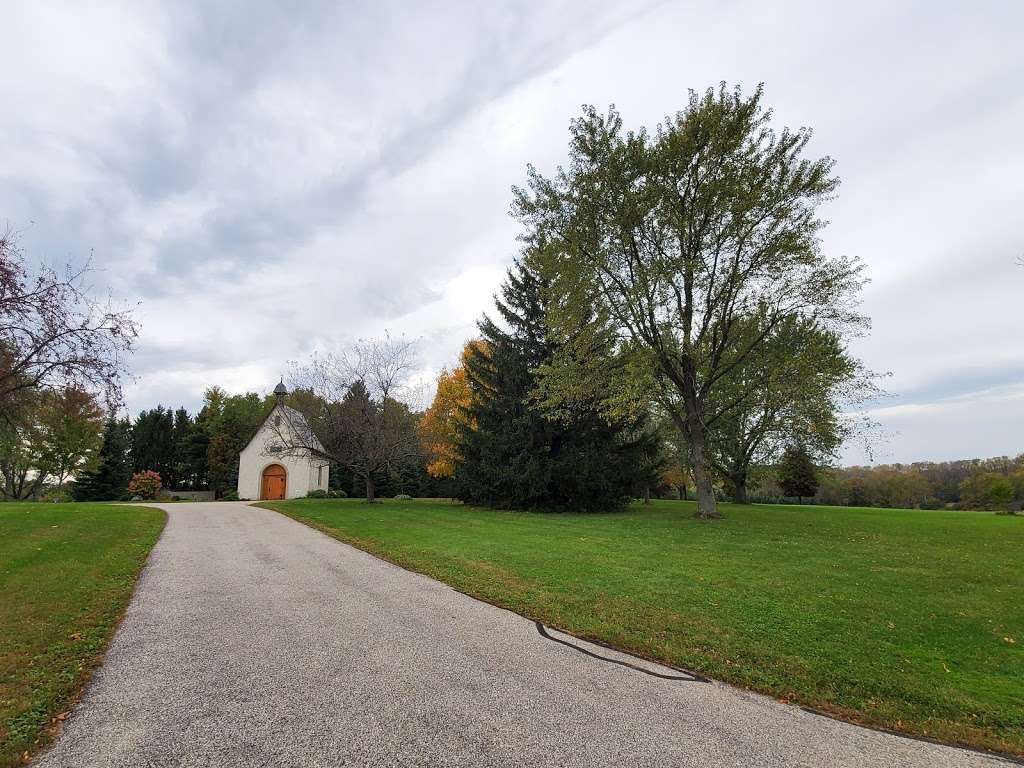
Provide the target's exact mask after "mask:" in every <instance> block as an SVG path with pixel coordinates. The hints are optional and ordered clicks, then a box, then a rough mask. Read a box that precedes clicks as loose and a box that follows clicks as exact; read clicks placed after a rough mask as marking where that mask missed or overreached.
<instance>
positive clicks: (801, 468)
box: [779, 444, 818, 503]
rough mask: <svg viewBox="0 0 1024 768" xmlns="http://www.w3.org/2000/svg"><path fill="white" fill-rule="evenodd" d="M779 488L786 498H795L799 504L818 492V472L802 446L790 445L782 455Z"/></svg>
mask: <svg viewBox="0 0 1024 768" xmlns="http://www.w3.org/2000/svg"><path fill="white" fill-rule="evenodd" d="M779 487H780V488H781V489H782V492H783V493H784V494H786V495H787V496H796V498H797V500H798V501H799V502H800V503H803V500H804V498H805V497H810V496H813V495H814V494H815V493H817V492H818V470H817V469H816V468H815V466H814V462H813V461H812V460H811V457H810V454H808V453H807V449H806V448H804V446H802V445H800V444H794V445H791V446H789V447H788V448H787V449H786V450H785V452H784V453H783V454H782V461H780V462H779Z"/></svg>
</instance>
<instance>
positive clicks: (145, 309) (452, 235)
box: [0, 0, 1024, 461]
mask: <svg viewBox="0 0 1024 768" xmlns="http://www.w3.org/2000/svg"><path fill="white" fill-rule="evenodd" d="M5 21H6V22H7V23H6V24H5V26H4V27H3V28H2V29H0V99H3V101H2V103H4V104H5V105H16V108H15V109H8V110H4V111H3V112H2V113H0V140H2V146H3V147H4V162H3V163H2V164H0V219H3V220H8V221H10V222H11V223H12V224H13V225H15V226H18V227H26V225H28V224H29V222H34V224H32V225H30V226H27V228H26V230H25V236H24V245H25V246H26V248H27V250H28V251H29V253H30V254H31V255H32V256H34V257H38V258H44V259H46V260H49V261H52V262H60V261H63V260H65V259H67V258H74V259H79V260H81V259H84V258H85V257H86V256H87V255H88V252H89V251H90V249H93V250H94V251H95V263H96V264H97V266H99V267H101V268H102V270H103V271H102V272H100V273H98V275H97V280H98V281H99V282H102V283H107V284H109V285H110V286H111V287H113V289H114V290H115V291H117V292H118V293H120V294H121V295H123V296H125V297H126V298H128V299H130V300H132V301H134V300H137V299H138V300H141V302H142V306H141V309H140V316H141V318H142V320H143V323H144V335H143V338H142V343H141V345H140V348H139V352H138V354H137V355H136V357H135V359H134V362H133V366H134V370H135V373H136V375H137V382H136V383H135V384H134V385H133V386H132V387H131V389H130V391H129V396H130V405H131V407H132V408H133V409H139V408H142V407H149V406H152V405H154V404H155V403H156V402H157V401H163V402H164V403H165V404H166V403H173V404H177V403H179V402H183V403H185V404H186V405H189V406H191V407H194V406H195V404H196V403H197V402H198V400H199V397H200V396H201V393H202V390H203V389H204V388H205V387H206V386H209V385H212V384H221V385H222V386H225V387H227V388H229V389H244V388H257V389H266V388H268V387H269V386H272V384H273V379H275V378H276V376H277V375H278V374H279V373H280V371H281V370H282V368H283V367H284V365H285V361H287V360H289V359H296V358H301V357H303V356H304V355H306V354H308V353H309V352H310V351H311V350H312V349H314V348H317V347H325V346H330V345H332V344H337V343H339V342H341V341H343V340H344V339H347V338H352V337H355V336H360V335H367V334H379V333H381V332H383V330H384V329H388V330H389V331H391V332H393V333H405V334H406V335H409V336H414V337H419V338H422V344H421V347H422V352H423V360H424V365H425V367H426V368H428V369H432V370H436V369H437V368H439V367H441V366H442V365H445V364H451V363H452V362H454V360H455V359H456V357H457V355H458V351H459V349H460V347H461V345H462V343H463V342H464V341H465V340H466V339H467V338H468V337H469V336H470V335H471V334H472V333H473V322H474V319H475V318H476V317H478V316H479V315H480V314H481V312H483V311H484V310H485V309H486V308H487V307H488V306H489V305H490V296H491V294H492V293H493V292H494V291H495V290H496V288H497V285H498V283H499V282H500V279H501V276H502V270H503V268H504V266H505V265H506V264H507V263H508V261H509V259H510V258H511V256H512V255H513V254H514V253H515V250H516V242H515V236H516V234H517V228H516V225H515V223H514V222H512V221H510V220H509V218H508V216H507V208H508V203H509V197H510V195H509V187H510V185H512V184H514V183H519V182H520V181H521V180H522V178H523V174H524V168H525V165H526V163H527V162H534V163H535V164H537V165H538V166H539V167H541V168H542V169H544V170H548V171H550V170H553V168H554V166H555V165H556V164H557V163H558V162H559V161H560V160H561V159H562V158H563V157H564V153H565V146H566V140H567V133H566V127H567V123H568V120H569V119H570V118H571V117H572V116H574V115H575V114H576V113H577V112H578V109H579V104H581V103H584V102H586V103H594V104H597V105H598V106H602V107H603V106H605V105H607V104H608V103H610V102H615V103H617V104H618V105H619V106H620V108H621V109H622V110H623V113H624V115H625V117H626V120H627V122H629V123H630V124H631V125H633V126H638V125H640V124H645V125H648V126H650V125H652V124H654V123H655V122H657V121H658V120H659V119H660V118H661V117H662V116H663V115H665V114H666V113H669V112H671V111H673V110H675V109H678V108H679V107H680V106H682V104H683V103H684V100H685V97H686V89H687V88H688V87H695V88H698V89H699V88H704V87H706V86H708V85H711V84H714V83H717V82H718V81H719V80H723V79H724V80H728V81H729V82H739V83H741V84H743V85H744V86H745V87H747V88H752V87H753V86H754V85H755V84H756V83H757V82H760V81H765V82H766V84H767V99H768V101H769V103H771V104H772V105H773V106H774V107H775V114H776V118H777V119H778V120H779V122H780V123H785V124H789V125H804V124H806V125H811V126H813V127H814V128H815V138H814V141H813V143H812V149H813V151H815V152H820V153H827V154H831V155H832V156H834V157H835V158H836V159H837V161H838V168H839V172H840V174H841V175H842V177H843V180H844V183H843V187H842V190H841V195H840V198H839V199H838V200H837V201H836V202H834V203H832V204H831V205H830V206H829V209H828V211H827V215H828V217H829V218H830V219H831V221H832V225H831V226H830V228H829V230H828V232H827V234H826V240H825V245H826V247H827V248H828V249H830V250H832V251H835V252H842V253H847V254H855V255H859V256H861V257H862V258H863V259H864V260H865V263H866V264H867V266H868V274H869V276H870V277H871V278H872V283H871V285H870V286H869V287H868V289H867V291H866V292H865V296H864V307H865V310H866V311H867V312H868V314H870V315H871V316H872V318H873V320H874V329H873V333H872V334H871V336H870V337H868V338H866V339H863V340H859V341H858V342H857V343H856V344H855V347H854V348H855V351H856V352H857V353H858V354H859V355H861V356H862V357H863V358H864V359H865V361H866V363H867V364H868V365H869V366H870V367H871V368H873V369H875V370H883V371H892V373H893V375H892V377H891V379H889V381H888V386H889V388H890V389H891V390H892V392H893V393H894V395H893V397H892V398H889V399H887V400H886V401H885V403H882V404H880V406H879V409H878V411H877V413H878V414H880V418H884V419H886V420H888V422H889V423H888V424H887V426H888V427H889V428H890V430H891V431H893V432H896V433H898V434H897V436H896V437H895V438H894V439H893V441H892V442H891V445H890V446H889V447H888V449H887V450H889V452H890V457H891V458H899V459H903V460H908V459H912V458H928V457H929V456H930V455H935V456H938V455H939V454H941V455H943V456H946V455H959V454H960V453H961V452H963V453H965V454H966V453H972V452H979V451H980V452H981V453H985V452H986V450H985V449H984V446H985V445H990V446H992V448H991V452H1004V451H1006V450H1010V449H1011V447H1012V446H1011V443H1012V440H1010V439H1008V438H1006V437H1005V436H1004V435H1003V434H1001V433H1000V432H999V430H1000V429H1001V428H1002V427H1001V426H1000V425H1001V424H1006V425H1010V424H1013V423H1017V424H1019V422H1020V421H1021V420H1024V403H1022V402H1021V401H1020V400H1019V399H1017V398H1015V397H1009V396H1002V395H1000V396H999V397H996V396H994V395H993V392H1001V393H1005V392H1007V391H1014V390H1013V387H1014V386H1015V385H1017V384H1019V383H1021V379H1022V372H1024V349H1022V345H1021V344H1020V342H1019V339H1018V336H1019V334H1018V333H1017V331H1016V329H1017V328H1018V326H1019V324H1018V323H1017V320H1016V318H1015V316H1014V314H1013V310H1012V307H1014V306H1015V303H1016V302H1018V301H1019V294H1020V289H1021V286H1022V284H1024V269H1022V268H1019V267H1016V266H1014V264H1013V259H1014V258H1015V257H1016V256H1017V255H1019V254H1020V253H1022V252H1024V242H1022V241H1021V233H1020V231H1019V206H1020V200H1021V199H1022V197H1024V195H1022V193H1024V188H1022V181H1021V179H1022V178H1024V148H1022V146H1021V143H1020V141H1019V137H1018V136H1017V134H1018V133H1019V126H1020V124H1021V122H1022V117H1024V95H1022V92H1021V90H1020V88H1018V87H1017V84H1018V83H1019V82H1020V80H1021V77H1022V75H1024V65H1022V61H1021V57H1020V56H1019V53H1018V51H1017V48H1018V41H1017V40H1016V36H1015V30H1017V29H1019V28H1020V27H1021V23H1022V22H1024V11H1022V10H1020V9H1018V8H1016V7H1013V6H1008V5H1007V4H1000V3H995V2H992V3H980V4H974V5H972V6H971V7H970V8H967V7H966V6H948V7H943V6H940V5H936V4H932V3H913V2H906V3H882V2H879V3H875V4H871V3H868V4H858V5H857V6H848V7H825V6H822V5H820V4H816V3H811V2H795V3H791V4H788V5H786V6H783V7H780V8H772V9H767V8H766V7H764V6H762V5H760V4H757V3H754V2H734V3H730V4H727V5H724V6H723V5H721V4H717V3H700V4H689V3H687V4H683V3H675V2H668V3H646V2H637V3H632V4H630V3H627V4H614V5H612V4H605V3H600V2H597V0H594V1H593V2H575V3H573V2H562V3H541V2H539V1H529V0H522V1H521V2H519V1H514V0H505V1H504V2H497V3H472V2H468V0H466V1H465V2H459V1H455V0H452V1H451V2H446V3H435V4H429V5H426V6H416V5H410V4H408V3H399V2H397V1H395V2H383V3H376V4H372V5H365V4H364V5H362V6H359V5H343V4H337V3H326V2H303V3H293V4H289V5H288V6H282V5H280V4H275V3H270V2H246V3H241V2H229V3H217V4H214V5H212V6H209V7H206V8H204V9H203V10H202V11H201V12H200V11H197V10H192V9H187V8H184V7H182V6H180V4H173V3H167V2H163V3H161V2H156V3H153V4H145V5H143V4H118V3H110V4H101V5H97V6H95V7H94V8H91V9H90V11H89V13H85V12H76V11H75V10H73V9H68V7H66V6H60V5H57V4H53V5H50V4H47V3H33V4H23V5H21V6H20V7H16V8H15V9H14V10H13V11H12V12H11V13H10V15H9V18H7V19H5ZM1007 388H1009V389H1007ZM971 408H975V409H976V414H977V419H976V420H975V422H974V426H971V424H972V422H971V421H970V418H969V414H970V413H971ZM996 409H1003V410H1004V411H1005V414H1006V416H1005V418H1004V419H1002V420H1000V419H997V418H995V417H994V416H993V414H994V413H995V412H996ZM943 414H945V416H944V415H943ZM965 414H968V416H965ZM1014 419H1016V420H1017V421H1016V422H1015V421H1014ZM943 420H945V421H943ZM944 424H946V425H947V426H948V425H952V424H956V425H958V426H957V427H956V430H954V431H951V430H950V429H949V428H946V427H944V426H943V425H944ZM954 432H955V434H954ZM1019 433H1020V432H1019V429H1017V434H1019ZM1007 446H1010V447H1007ZM961 448H962V449H963V450H962V451H961ZM968 449H970V450H968ZM1020 449H1022V450H1024V445H1022V446H1021V447H1020ZM845 458H846V460H848V461H857V460H860V459H861V456H860V455H859V454H858V453H857V450H856V449H855V448H853V447H851V449H850V450H849V451H848V453H847V455H846V456H845Z"/></svg>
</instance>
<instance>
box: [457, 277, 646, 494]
mask: <svg viewBox="0 0 1024 768" xmlns="http://www.w3.org/2000/svg"><path fill="white" fill-rule="evenodd" d="M546 294H547V290H546V286H545V284H544V282H543V281H542V279H541V278H540V276H539V275H538V274H537V273H536V272H535V271H534V270H533V269H532V268H530V267H529V266H528V265H526V264H525V263H523V262H522V261H517V262H516V263H515V265H514V266H513V268H512V269H511V270H509V273H508V277H507V279H506V282H505V283H504V285H503V286H502V289H501V297H500V298H498V299H497V300H496V306H497V310H498V313H499V315H500V317H501V320H502V321H503V326H504V328H503V327H502V326H499V325H498V324H497V323H496V322H494V321H492V320H491V319H490V318H488V317H485V318H484V319H483V320H482V321H481V322H480V324H479V328H480V333H481V336H482V339H483V342H484V343H483V344H482V345H478V347H477V348H475V349H474V350H472V351H471V352H470V354H469V355H467V359H466V367H467V374H468V378H469V382H470V388H471V391H472V398H471V403H470V405H469V407H468V410H467V417H468V418H467V419H466V420H465V422H466V425H465V427H464V428H463V429H462V434H461V440H460V442H461V445H460V454H461V456H462V461H461V463H460V464H459V465H458V467H457V469H456V474H455V480H456V485H457V487H458V492H459V493H458V495H459V497H460V498H462V499H463V500H465V501H468V502H471V503H477V504H486V505H489V506H495V507H503V508H521V509H565V510H577V511H593V510H601V509H614V508H617V507H621V506H622V505H624V504H625V503H626V502H627V501H628V500H629V498H630V497H631V496H632V495H633V494H634V493H635V492H636V491H637V490H638V488H639V487H641V486H642V485H644V484H645V483H648V482H649V481H650V479H651V475H652V474H653V469H652V462H651V459H650V458H649V457H651V456H653V455H655V450H654V446H653V444H652V442H653V438H652V437H649V436H648V435H647V433H646V431H645V430H644V429H642V425H641V424H639V423H625V422H624V421H623V420H618V421H612V422H609V420H608V419H607V418H606V416H605V415H604V414H602V413H601V411H600V409H599V408H598V407H597V404H594V403H584V404H579V405H578V407H576V408H574V409H573V410H572V412H571V413H569V414H568V415H566V416H564V417H560V418H558V419H555V418H552V417H550V416H549V415H548V414H546V413H545V412H544V411H543V410H542V409H541V408H540V406H539V405H538V404H537V401H536V398H535V392H536V388H537V371H538V369H539V368H540V367H541V366H544V365H546V364H548V363H550V362H551V360H552V357H553V355H554V354H555V353H556V351H557V350H558V346H557V344H556V343H555V342H554V341H553V339H552V335H551V333H550V329H549V326H548V323H547V313H546V309H547V307H546V304H545V302H546ZM505 328H507V330H505Z"/></svg>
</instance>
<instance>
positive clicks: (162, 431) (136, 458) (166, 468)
mask: <svg viewBox="0 0 1024 768" xmlns="http://www.w3.org/2000/svg"><path fill="white" fill-rule="evenodd" d="M131 460H132V471H134V472H143V471H145V470H147V469H151V470H153V471H154V472H157V473H159V474H160V478H161V479H162V480H163V482H164V484H165V485H166V486H167V487H168V488H170V487H173V486H174V485H175V484H176V480H177V478H176V477H175V476H174V413H173V411H171V410H170V409H168V408H164V407H163V406H162V405H158V406H157V407H156V408H153V409H152V410H149V411H142V412H141V413H140V414H139V415H138V417H137V418H136V419H135V423H134V424H133V425H132V429H131Z"/></svg>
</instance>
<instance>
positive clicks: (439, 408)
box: [419, 339, 484, 477]
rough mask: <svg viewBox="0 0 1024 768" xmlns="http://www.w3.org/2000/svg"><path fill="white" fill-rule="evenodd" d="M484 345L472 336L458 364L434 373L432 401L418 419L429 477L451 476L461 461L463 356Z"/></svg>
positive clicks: (465, 389)
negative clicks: (434, 388) (434, 383)
mask: <svg viewBox="0 0 1024 768" xmlns="http://www.w3.org/2000/svg"><path fill="white" fill-rule="evenodd" d="M473 349H478V350H483V349H484V342H483V341H481V340H480V339H474V340H473V341H470V342H468V343H467V344H466V346H465V348H464V349H463V350H462V356H461V358H460V360H459V364H458V365H457V366H456V367H455V368H453V369H452V370H451V371H449V370H448V369H447V368H444V369H442V370H441V373H440V374H439V375H438V377H437V394H435V395H434V402H432V403H431V404H430V407H429V408H428V409H427V410H426V411H425V412H424V414H423V418H422V419H420V424H419V431H420V443H421V445H422V446H423V450H424V451H425V452H426V454H427V472H428V473H429V474H430V475H431V477H452V476H453V475H454V474H455V467H456V466H458V464H459V462H460V461H461V456H460V455H459V432H460V431H461V430H462V429H463V428H464V427H465V426H467V425H469V426H470V427H471V426H472V425H471V424H469V422H468V418H469V417H468V416H467V415H466V411H467V409H468V408H469V401H470V397H471V394H470V388H469V380H468V378H467V375H466V357H467V355H469V354H470V353H471V350H473Z"/></svg>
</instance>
